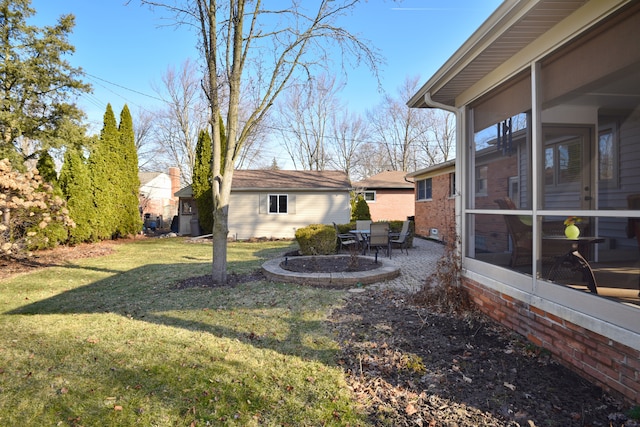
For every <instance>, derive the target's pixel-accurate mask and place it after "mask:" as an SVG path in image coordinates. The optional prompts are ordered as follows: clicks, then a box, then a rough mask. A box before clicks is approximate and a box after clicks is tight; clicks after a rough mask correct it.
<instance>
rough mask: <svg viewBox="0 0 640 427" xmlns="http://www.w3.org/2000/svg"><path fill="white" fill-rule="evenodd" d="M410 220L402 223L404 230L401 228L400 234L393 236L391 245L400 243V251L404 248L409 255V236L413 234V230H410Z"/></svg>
mask: <svg viewBox="0 0 640 427" xmlns="http://www.w3.org/2000/svg"><path fill="white" fill-rule="evenodd" d="M409 222H410V221H408V220H407V221H404V222H403V223H402V230H400V234H399V235H397V236H394V237H392V238H391V246H392V247H393V245H398V246H400V253H402V250H403V249H404V250H405V251H406V252H407V255H409V237H410V236H411V232H410V231H409Z"/></svg>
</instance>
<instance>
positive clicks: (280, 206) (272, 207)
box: [269, 194, 289, 214]
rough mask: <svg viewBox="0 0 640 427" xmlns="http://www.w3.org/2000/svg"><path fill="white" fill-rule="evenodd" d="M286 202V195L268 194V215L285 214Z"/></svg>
mask: <svg viewBox="0 0 640 427" xmlns="http://www.w3.org/2000/svg"><path fill="white" fill-rule="evenodd" d="M288 202H289V197H288V196H287V195H286V194H269V213H273V214H286V213H287V212H288V211H287V206H288Z"/></svg>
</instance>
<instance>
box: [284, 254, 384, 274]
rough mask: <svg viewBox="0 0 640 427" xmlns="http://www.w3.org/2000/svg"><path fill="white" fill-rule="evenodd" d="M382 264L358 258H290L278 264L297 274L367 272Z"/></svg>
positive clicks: (369, 259)
mask: <svg viewBox="0 0 640 427" xmlns="http://www.w3.org/2000/svg"><path fill="white" fill-rule="evenodd" d="M381 266H382V264H381V263H379V262H375V260H373V259H371V258H365V257H360V256H350V255H349V256H346V255H345V256H322V257H317V256H314V257H292V258H287V259H286V261H283V262H281V263H280V267H281V268H283V269H284V270H288V271H293V272H297V273H339V272H350V271H351V272H352V271H369V270H375V269H376V268H379V267H381Z"/></svg>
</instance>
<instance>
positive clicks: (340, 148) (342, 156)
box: [330, 110, 369, 180]
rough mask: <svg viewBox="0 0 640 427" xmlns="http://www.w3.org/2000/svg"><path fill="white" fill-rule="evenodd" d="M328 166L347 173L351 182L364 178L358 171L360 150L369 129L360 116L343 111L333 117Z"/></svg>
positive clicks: (366, 138)
mask: <svg viewBox="0 0 640 427" xmlns="http://www.w3.org/2000/svg"><path fill="white" fill-rule="evenodd" d="M331 128H332V136H333V137H332V138H331V140H332V143H331V152H332V155H331V160H330V165H331V166H332V167H334V168H335V169H337V170H341V171H344V172H346V173H347V175H348V176H349V178H350V179H351V180H354V179H356V180H360V179H362V178H364V176H362V175H361V174H360V173H359V171H360V170H361V168H360V165H359V163H360V161H361V160H364V159H361V158H360V157H359V154H360V148H361V147H362V146H363V145H364V144H365V143H366V141H367V140H368V139H369V128H368V126H367V122H366V121H365V120H364V119H363V117H362V116H360V115H359V114H355V113H350V112H349V111H348V110H344V111H343V112H342V114H340V115H338V116H335V115H334V116H333V118H332V123H331Z"/></svg>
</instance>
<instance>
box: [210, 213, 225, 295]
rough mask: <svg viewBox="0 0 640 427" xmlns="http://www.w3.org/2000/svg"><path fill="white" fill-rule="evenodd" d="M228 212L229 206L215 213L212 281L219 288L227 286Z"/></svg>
mask: <svg viewBox="0 0 640 427" xmlns="http://www.w3.org/2000/svg"><path fill="white" fill-rule="evenodd" d="M228 212H229V208H228V204H225V205H224V206H220V207H219V208H217V209H214V211H213V264H212V266H213V268H212V271H211V281H212V282H213V284H214V285H218V286H224V285H226V284H227V236H228V234H229V227H228Z"/></svg>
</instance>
